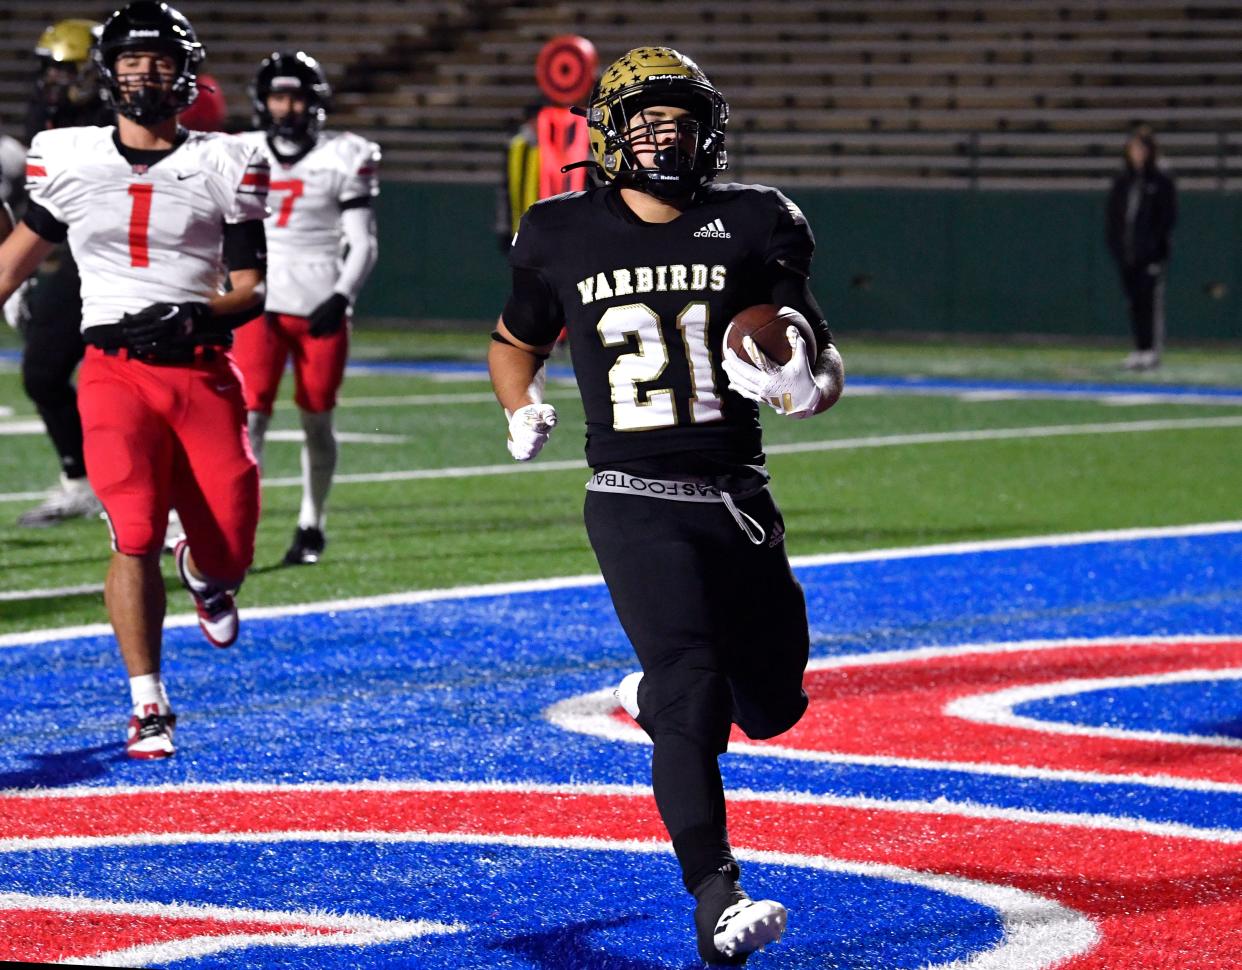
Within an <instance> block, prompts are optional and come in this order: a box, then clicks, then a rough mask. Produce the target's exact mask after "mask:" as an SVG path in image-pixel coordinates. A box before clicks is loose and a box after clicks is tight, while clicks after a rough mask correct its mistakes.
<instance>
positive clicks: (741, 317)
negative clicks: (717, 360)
mask: <svg viewBox="0 0 1242 970" xmlns="http://www.w3.org/2000/svg"><path fill="white" fill-rule="evenodd" d="M790 324H793V326H795V327H797V328H798V330H799V331H800V332H801V334H802V339H803V340H805V341H806V349H807V352H808V353H809V354H810V355H811V358H812V359H814V357H815V354H816V352H817V351H816V347H815V331H813V330H812V329H811V325H810V324H809V323H807V320H806V317H804V316H803V315H802V314H801V313H799V312H798V311H797V310H794V309H791V308H790V307H778V306H776V304H774V303H760V304H759V305H758V306H752V307H747V308H746V309H745V310H743V311H742V312H741V313H739V314H738V315H737V316H735V317H734V318H733V319H732V320H731V321H729V325H728V326H727V327H725V332H724V343H725V346H726V347H730V348H732V349H733V351H734V352H735V353H736V354H737V355H738V356H739V357H741V358H742V360H744V361H746V363H748V364H753V363H754V361H753V360H751V359H750V355H749V354H748V353H746V348H745V347H743V346H742V338H743V337H746V336H749V337H750V338H751V339H752V340H753V341H754V342H755V345H756V346H757V347H758V348H759V349H760V350H762V351H763V352H764V353H765V354H767V355H768V356H769V357H770V358H772V360H774V361H776V363H778V364H787V363H789V358H790V356H791V353H790V349H789V341H788V340H787V339H786V338H785V331H786V330H787V329H788V328H789V325H790Z"/></svg>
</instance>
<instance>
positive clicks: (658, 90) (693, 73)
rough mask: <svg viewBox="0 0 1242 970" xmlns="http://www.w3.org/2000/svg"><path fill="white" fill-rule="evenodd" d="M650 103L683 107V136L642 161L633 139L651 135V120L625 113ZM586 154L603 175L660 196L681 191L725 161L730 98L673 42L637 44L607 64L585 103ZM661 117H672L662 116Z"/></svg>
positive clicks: (701, 181) (685, 193)
mask: <svg viewBox="0 0 1242 970" xmlns="http://www.w3.org/2000/svg"><path fill="white" fill-rule="evenodd" d="M654 105H667V106H670V107H679V108H685V109H686V110H687V111H689V113H690V114H689V117H688V119H687V120H686V121H685V122H684V123H683V122H679V123H678V124H679V125H681V126H682V134H683V135H690V136H692V137H683V138H680V139H679V140H678V144H676V145H674V146H671V147H669V148H666V149H664V150H662V151H657V152H655V153H654V158H653V167H643V166H642V165H640V164H639V162H638V159H637V158H636V156H635V153H634V151H633V150H632V148H631V144H632V143H633V142H635V141H636V140H637V139H638V138H642V137H645V138H647V139H650V140H654V138H653V131H652V130H651V128H652V126H651V125H650V124H647V123H645V122H640V123H638V124H636V125H634V126H633V127H631V125H630V120H631V119H632V118H634V116H635V115H637V114H638V113H639V112H641V111H642V110H643V109H644V108H650V107H652V106H654ZM587 122H588V124H589V126H590V139H591V156H592V158H593V159H594V161H595V164H596V165H598V166H599V170H600V172H601V173H602V175H603V177H604V178H605V179H607V180H610V181H614V182H616V183H617V184H620V185H626V186H630V187H633V188H636V189H639V190H640V191H643V192H647V193H649V194H651V195H654V196H656V197H657V198H666V199H674V198H684V197H685V196H688V195H691V194H693V193H694V191H695V190H697V189H698V188H700V187H701V186H703V185H704V184H706V183H707V182H709V181H711V180H712V179H713V178H715V177H716V175H717V173H718V172H722V171H724V169H726V168H727V167H728V164H729V160H728V155H727V153H726V152H725V148H724V141H725V128H726V127H727V125H728V123H729V105H728V103H727V102H726V101H725V99H724V98H723V97H721V95H720V92H719V91H717V90H716V88H715V86H713V84H712V82H711V81H709V80H708V78H707V75H706V74H704V73H703V71H702V70H701V69H700V68H699V66H698V65H697V64H695V63H694V61H692V60H690V58H688V57H686V56H685V55H684V54H680V53H678V52H677V51H675V50H673V49H672V48H671V47H638V48H635V49H634V50H632V51H629V52H628V53H626V54H623V55H622V56H621V57H619V58H617V60H615V61H613V62H612V63H611V64H609V65H608V67H606V68H605V69H604V73H603V74H602V75H601V76H600V79H599V83H598V84H596V86H595V90H594V91H593V92H592V93H591V100H590V102H589V103H588V105H587ZM665 124H672V122H666V123H665Z"/></svg>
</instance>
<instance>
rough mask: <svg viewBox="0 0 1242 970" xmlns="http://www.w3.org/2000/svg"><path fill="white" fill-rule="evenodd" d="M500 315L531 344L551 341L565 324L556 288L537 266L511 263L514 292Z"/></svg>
mask: <svg viewBox="0 0 1242 970" xmlns="http://www.w3.org/2000/svg"><path fill="white" fill-rule="evenodd" d="M503 317H504V321H505V326H506V327H508V328H509V332H510V333H511V334H513V336H515V337H517V338H518V340H520V341H522V342H523V343H527V344H530V345H531V346H532V347H543V346H545V345H547V344H550V343H553V342H554V341H555V340H556V338H557V336H558V335H559V334H560V332H561V328H562V327H563V326H564V325H565V313H564V309H563V308H562V307H561V301H560V300H559V299H558V298H557V295H556V291H555V290H554V289H553V288H552V286H551V285H550V284H549V283H548V281H547V280H545V279H544V278H543V276H542V275H541V274H540V273H539V271H538V270H534V269H528V268H527V267H524V266H515V267H513V292H512V293H510V294H509V299H508V300H507V301H506V302H505V310H504V314H503Z"/></svg>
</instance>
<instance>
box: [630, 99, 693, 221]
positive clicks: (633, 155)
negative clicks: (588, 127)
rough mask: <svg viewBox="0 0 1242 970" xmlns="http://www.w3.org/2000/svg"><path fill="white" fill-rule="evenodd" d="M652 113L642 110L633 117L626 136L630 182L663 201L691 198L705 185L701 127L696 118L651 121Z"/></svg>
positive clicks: (685, 116) (647, 109)
mask: <svg viewBox="0 0 1242 970" xmlns="http://www.w3.org/2000/svg"><path fill="white" fill-rule="evenodd" d="M653 107H655V106H653ZM650 111H651V109H649V108H641V109H639V111H638V112H637V114H636V115H633V116H631V117H630V118H629V119H628V121H629V127H628V128H626V129H625V132H624V134H623V136H622V139H623V143H622V144H623V147H622V155H623V156H624V157H625V159H626V160H627V161H628V163H629V165H630V171H629V177H628V179H627V181H629V182H630V183H632V184H633V185H634V187H635V188H641V189H642V191H644V192H648V193H650V194H651V195H654V196H656V197H657V198H661V199H677V198H681V197H683V196H686V195H689V194H690V193H692V192H693V191H694V190H695V189H696V188H698V186H699V185H700V184H701V182H702V178H701V177H700V176H701V172H700V166H699V142H700V137H699V130H700V123H699V121H698V119H696V118H695V117H694V116H693V115H682V116H680V117H677V118H662V117H655V118H649V117H648V114H649V112H650ZM654 114H656V115H657V116H658V115H659V114H660V112H659V111H656V112H654ZM636 118H637V119H638V120H637V121H635V119H636Z"/></svg>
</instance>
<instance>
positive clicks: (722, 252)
mask: <svg viewBox="0 0 1242 970" xmlns="http://www.w3.org/2000/svg"><path fill="white" fill-rule="evenodd" d="M588 112H589V118H590V125H591V132H590V144H591V153H592V157H593V158H594V160H595V162H596V163H597V165H598V167H599V172H600V174H601V176H602V178H603V180H604V184H603V185H601V186H597V187H593V188H591V189H589V190H587V191H585V192H578V193H571V194H568V195H562V196H559V197H557V198H554V199H547V200H544V201H541V202H538V203H536V204H535V205H533V206H531V208H530V210H529V211H528V212H527V213H526V215H525V216H524V217H523V219H522V224H521V227H520V229H519V232H518V234H517V236H516V238H515V239H514V241H513V248H512V251H511V254H510V257H509V261H510V264H511V266H512V271H513V272H512V278H513V282H512V291H511V294H510V296H509V299H508V301H507V302H506V303H505V308H504V312H503V314H502V317H501V320H500V322H499V323H498V325H497V329H496V332H495V333H494V334H493V341H492V344H491V348H490V351H489V355H488V364H489V369H490V371H491V376H492V384H493V387H494V388H495V391H496V397H497V399H498V400H499V401H500V404H501V406H502V407H503V408H504V409H505V414H506V417H507V418H508V420H509V441H508V448H509V453H510V454H511V455H512V456H513V457H514V458H516V459H518V460H519V461H526V460H529V459H531V458H533V457H535V455H537V454H538V453H539V451H540V449H541V448H542V447H543V444H544V442H545V441H547V439H548V436H549V434H550V433H551V431H552V429H553V428H554V427H555V425H556V420H557V417H556V411H555V409H553V408H552V406H551V405H549V404H545V403H543V401H542V400H541V399H540V391H539V388H540V382H539V378H540V375H541V374H542V369H543V360H544V359H545V358H546V355H547V354H548V352H549V351H550V350H551V348H552V344H553V341H554V340H555V338H556V335H557V334H558V332H559V331H560V330H561V328H562V326H567V327H568V329H569V336H570V339H569V347H570V351H571V353H572V355H573V363H574V373H575V376H576V378H577V381H578V389H579V391H580V393H581V396H582V401H583V407H584V409H585V412H586V424H587V462H588V463H589V464H590V466H591V468H592V469H593V471H594V474H593V476H592V477H591V479H590V480H589V481H588V483H587V493H586V504H585V508H584V517H585V520H586V527H587V535H588V537H589V539H590V542H591V548H592V549H593V550H594V552H595V555H596V558H597V559H598V561H599V565H600V571H601V572H602V573H603V576H604V580H605V582H606V583H607V585H608V591H609V595H610V596H611V597H612V602H613V606H614V607H615V609H616V612H617V617H618V619H619V620H620V621H621V625H622V627H624V629H625V632H626V635H627V636H628V637H629V640H630V642H631V644H632V645H633V647H634V651H635V653H636V654H637V656H638V660H639V662H640V663H641V665H642V672H641V673H635V674H631V675H630V676H628V677H626V678H625V680H623V681H622V683H621V686H620V687H619V688H618V692H617V696H618V699H619V700H620V702H621V704H622V706H623V707H625V709H626V710H627V711H628V712H629V713H630V714H631V716H633V717H634V718H635V719H636V720H637V721H638V723H639V725H640V726H641V727H642V728H643V729H644V730H645V731H646V732H647V734H648V735H649V736H650V737H651V739H652V745H653V748H652V760H651V783H652V789H653V791H654V793H655V800H656V805H657V807H658V808H659V811H660V816H661V818H662V819H663V821H664V824H665V827H666V828H667V830H668V833H669V836H670V838H671V839H672V843H673V850H674V852H675V853H676V855H677V860H678V862H679V864H680V866H681V872H682V881H683V883H684V885H685V887H686V889H687V890H688V891H689V892H690V893H691V894H692V895H693V896H694V898H695V915H694V921H695V928H696V936H697V943H698V950H699V955H700V956H701V957H702V958H703V960H705V961H706V962H707V963H709V964H725V965H729V964H733V965H736V964H740V963H743V962H745V960H746V957H747V955H748V954H749V953H751V952H753V951H754V950H756V949H758V948H761V947H763V946H764V945H766V944H767V943H770V942H773V941H775V940H778V939H779V938H780V936H781V933H782V931H783V929H784V925H785V908H784V906H782V905H781V904H780V903H778V902H775V901H773V900H759V901H756V900H752V899H750V897H749V896H747V895H746V893H745V892H744V891H743V890H742V888H741V886H740V884H739V878H740V870H739V868H738V865H737V862H736V860H735V859H734V856H733V852H732V849H731V847H730V844H729V835H728V830H727V826H726V818H725V816H726V812H725V799H724V786H723V784H722V781H721V776H720V767H719V764H718V758H719V756H720V755H721V754H722V753H724V751H725V750H726V748H727V746H728V739H729V732H730V729H731V727H732V724H733V723H737V724H738V726H739V727H741V728H742V730H743V731H744V732H745V733H746V734H747V736H749V737H751V738H755V739H760V738H772V737H775V736H777V735H779V734H782V733H784V732H785V731H787V730H788V729H789V728H790V727H792V726H793V725H794V724H796V723H797V722H798V720H799V719H800V718H801V716H802V714H803V712H804V711H805V710H806V706H807V696H806V693H805V692H804V691H803V689H802V674H803V671H804V669H805V667H806V663H807V656H808V651H809V644H810V634H809V631H808V627H807V616H806V605H805V602H804V600H803V596H802V589H801V587H800V586H799V584H798V582H797V580H796V579H795V578H794V576H793V574H792V573H791V571H790V568H789V561H788V559H787V557H786V554H785V545H784V523H783V520H782V519H781V515H780V511H779V509H778V508H777V507H776V504H775V502H774V500H773V498H772V495H771V493H770V492H769V490H768V487H767V483H768V473H767V471H766V469H765V468H764V455H763V447H762V440H761V431H760V425H759V407H758V403H757V402H760V401H762V402H763V403H764V404H766V405H767V406H770V407H772V408H774V409H775V410H776V411H777V412H778V413H780V414H782V415H786V416H788V417H791V418H806V417H810V416H812V415H815V414H819V413H821V412H823V411H826V410H827V409H828V408H829V407H831V406H832V405H833V404H834V403H835V402H836V400H837V398H838V397H839V396H840V393H841V388H842V384H843V380H844V374H843V368H842V363H841V358H840V356H839V355H838V354H837V351H836V349H835V348H834V347H833V345H832V335H831V333H830V331H829V329H828V325H827V323H826V322H825V321H824V318H823V314H822V313H821V312H820V309H819V306H818V305H817V303H816V301H815V298H814V296H813V295H812V294H811V292H810V289H809V283H808V279H809V275H810V268H811V256H812V252H813V250H814V239H813V237H812V235H811V231H810V227H809V226H808V225H807V222H806V219H805V218H804V217H803V215H802V213H801V211H800V210H799V209H798V208H797V206H795V205H794V204H793V203H792V202H790V201H789V200H788V199H787V198H785V197H784V196H783V195H782V194H781V193H780V192H778V191H776V190H775V189H771V188H767V187H766V186H755V185H740V184H723V185H721V184H716V183H715V182H714V181H713V180H714V179H715V177H716V175H717V174H718V173H719V172H720V171H722V170H723V169H724V168H725V167H726V165H727V159H726V154H725V141H724V140H725V129H726V125H727V123H728V117H729V107H728V104H727V103H726V102H725V100H724V98H723V97H722V96H721V95H720V92H718V91H717V90H716V88H715V87H714V86H713V85H712V84H711V82H710V81H709V80H708V78H707V76H706V75H705V74H704V73H703V71H702V70H700V69H699V67H698V66H697V65H696V64H694V62H693V61H691V60H689V59H688V58H686V57H684V56H683V55H682V54H679V53H678V52H677V51H674V50H671V49H669V48H665V47H644V48H638V49H636V50H632V51H630V52H629V53H628V54H626V55H624V56H623V57H621V58H619V59H618V60H617V61H615V62H614V63H613V64H611V65H609V66H608V68H606V69H605V70H604V73H603V75H602V77H601V78H600V81H599V84H598V85H597V87H596V89H595V93H594V94H593V95H592V96H591V101H590V105H589V107H588ZM756 304H775V306H777V307H791V308H793V309H794V310H797V311H798V312H799V313H801V314H802V316H803V317H804V318H805V319H806V321H808V322H809V324H810V326H811V329H812V331H813V332H814V335H815V343H816V347H810V346H808V343H807V341H806V340H804V339H803V337H802V336H801V335H800V333H799V331H798V330H797V329H795V328H794V327H792V326H791V327H788V328H787V330H786V331H785V333H784V335H783V336H784V339H785V340H786V341H787V343H788V348H789V351H790V356H789V360H788V363H787V364H785V365H784V366H780V365H777V364H776V363H774V362H773V361H770V360H769V359H768V358H767V357H766V356H765V355H764V354H763V353H762V352H761V351H758V350H757V349H756V348H755V346H754V344H753V342H751V343H750V344H749V345H748V346H747V347H746V349H747V352H748V353H749V355H750V357H751V360H752V361H753V363H751V362H744V361H742V360H741V359H740V358H739V357H738V356H737V355H736V354H733V355H732V356H730V354H732V351H728V352H724V353H722V351H721V346H722V337H723V334H724V330H725V327H726V324H727V323H728V322H729V321H730V320H731V319H732V318H733V317H734V316H737V315H738V314H739V313H740V312H741V311H742V310H744V309H746V308H748V307H751V306H753V305H756ZM746 339H747V340H748V341H749V340H750V338H749V337H747V338H746ZM726 374H727V378H726Z"/></svg>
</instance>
